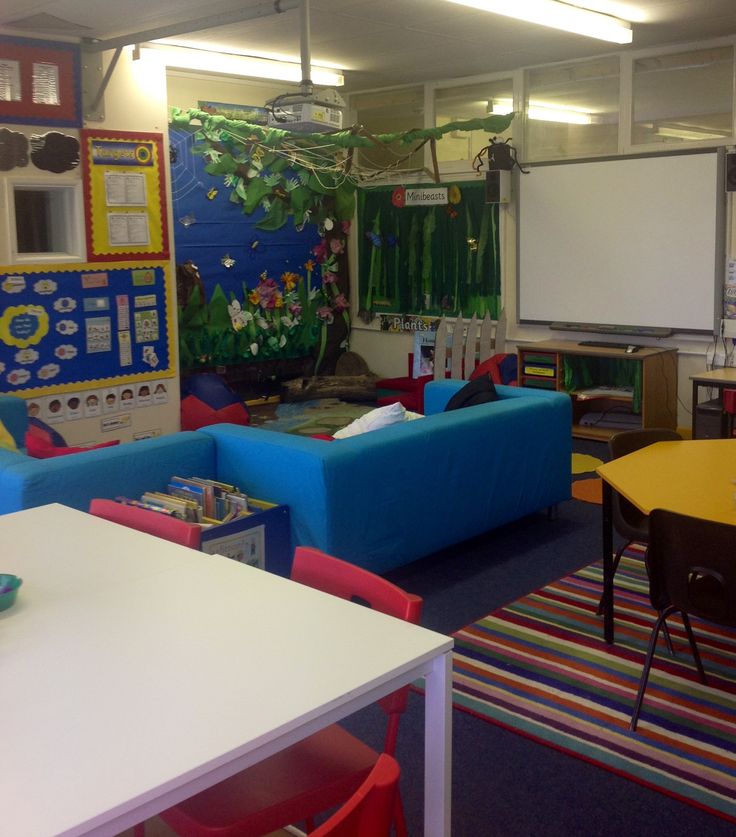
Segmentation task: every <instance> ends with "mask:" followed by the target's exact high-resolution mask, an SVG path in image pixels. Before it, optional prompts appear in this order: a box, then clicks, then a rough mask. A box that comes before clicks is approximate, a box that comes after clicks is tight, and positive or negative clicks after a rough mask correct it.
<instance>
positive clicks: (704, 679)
mask: <svg viewBox="0 0 736 837" xmlns="http://www.w3.org/2000/svg"><path fill="white" fill-rule="evenodd" d="M682 624H683V625H684V626H685V632H686V633H687V638H688V640H689V642H690V649H691V650H692V652H693V658H694V659H695V665H696V667H697V669H698V674H699V675H700V682H701V683H703V684H704V685H706V686H707V685H708V678H707V677H706V676H705V669H704V668H703V662H702V660H701V659H700V652H699V651H698V646H697V645H696V643H695V635H694V634H693V629H692V627H691V625H690V619H689V617H688V615H687V613H683V614H682Z"/></svg>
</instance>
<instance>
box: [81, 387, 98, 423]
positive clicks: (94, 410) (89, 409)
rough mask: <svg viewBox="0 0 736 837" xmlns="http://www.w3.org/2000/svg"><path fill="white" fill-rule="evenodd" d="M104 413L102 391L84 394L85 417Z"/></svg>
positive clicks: (93, 416)
mask: <svg viewBox="0 0 736 837" xmlns="http://www.w3.org/2000/svg"><path fill="white" fill-rule="evenodd" d="M99 415H102V393H99V392H87V393H85V394H84V417H85V418H95V417H96V416H99Z"/></svg>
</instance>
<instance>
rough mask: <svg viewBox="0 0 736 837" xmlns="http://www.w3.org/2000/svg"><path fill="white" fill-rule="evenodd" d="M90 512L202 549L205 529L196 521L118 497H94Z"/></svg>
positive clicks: (123, 524) (130, 527)
mask: <svg viewBox="0 0 736 837" xmlns="http://www.w3.org/2000/svg"><path fill="white" fill-rule="evenodd" d="M89 513H90V514H93V515H95V517H104V518H105V520H111V521H112V522H113V523H120V524H121V525H122V526H127V527H128V528H129V529H137V530H138V531H139V532H146V533H147V534H149V535H155V536H156V537H159V538H163V539H164V540H167V541H173V542H174V543H178V544H181V545H182V546H189V547H191V548H192V549H199V547H200V545H201V542H202V530H201V529H200V527H199V526H197V524H196V523H187V522H186V521H185V520H179V518H177V517H170V516H169V515H166V514H160V513H159V512H155V511H148V509H141V508H138V507H137V506H129V505H126V504H125V503H116V502H115V501H114V500H104V499H101V498H95V499H93V500H92V501H91V502H90V504H89Z"/></svg>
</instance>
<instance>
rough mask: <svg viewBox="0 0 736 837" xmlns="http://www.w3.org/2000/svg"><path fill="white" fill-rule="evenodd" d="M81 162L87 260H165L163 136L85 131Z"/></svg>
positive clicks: (165, 221)
mask: <svg viewBox="0 0 736 837" xmlns="http://www.w3.org/2000/svg"><path fill="white" fill-rule="evenodd" d="M82 165H83V172H84V194H85V208H86V214H87V252H88V254H89V258H90V259H95V260H103V261H104V260H111V259H120V258H125V257H134V258H139V257H141V256H147V257H152V258H157V259H159V258H167V257H168V255H169V237H168V227H167V219H166V195H165V190H164V177H163V145H162V138H161V135H160V134H132V133H128V132H126V131H83V132H82Z"/></svg>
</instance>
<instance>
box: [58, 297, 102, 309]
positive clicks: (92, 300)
mask: <svg viewBox="0 0 736 837" xmlns="http://www.w3.org/2000/svg"><path fill="white" fill-rule="evenodd" d="M72 302H74V300H72ZM65 304H66V303H65ZM83 304H84V310H85V311H87V312H90V313H91V312H94V311H109V310H110V298H109V297H107V296H90V297H85V299H84V303H83Z"/></svg>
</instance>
